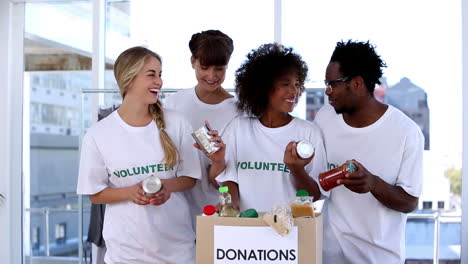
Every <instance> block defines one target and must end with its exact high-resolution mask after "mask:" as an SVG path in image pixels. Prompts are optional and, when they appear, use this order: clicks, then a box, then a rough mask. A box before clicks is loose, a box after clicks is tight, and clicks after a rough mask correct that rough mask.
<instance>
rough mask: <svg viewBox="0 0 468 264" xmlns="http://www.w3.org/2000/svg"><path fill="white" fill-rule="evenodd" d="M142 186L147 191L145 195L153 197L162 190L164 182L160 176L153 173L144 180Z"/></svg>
mask: <svg viewBox="0 0 468 264" xmlns="http://www.w3.org/2000/svg"><path fill="white" fill-rule="evenodd" d="M142 188H143V191H145V193H146V194H145V196H146V197H147V198H150V199H151V198H153V196H154V195H155V194H156V193H157V192H159V190H161V188H162V182H161V180H160V179H159V178H158V177H156V176H154V175H151V176H149V177H148V178H146V179H145V180H144V181H143V184H142Z"/></svg>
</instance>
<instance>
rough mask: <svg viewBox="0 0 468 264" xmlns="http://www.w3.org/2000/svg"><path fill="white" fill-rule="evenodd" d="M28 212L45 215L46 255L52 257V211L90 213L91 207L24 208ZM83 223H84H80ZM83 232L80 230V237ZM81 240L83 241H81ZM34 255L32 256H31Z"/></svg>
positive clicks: (80, 248) (80, 247) (81, 247)
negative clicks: (50, 232)
mask: <svg viewBox="0 0 468 264" xmlns="http://www.w3.org/2000/svg"><path fill="white" fill-rule="evenodd" d="M24 210H25V211H26V212H30V213H35V214H42V215H43V217H44V226H45V227H44V233H45V236H44V255H45V257H50V235H49V231H50V218H49V216H50V214H51V213H64V212H65V213H77V214H80V213H83V212H85V213H90V211H91V210H90V209H83V210H80V209H79V208H76V209H71V208H49V207H43V208H25V209H24ZM80 224H82V223H80ZM82 233H83V232H78V238H79V237H80V235H81V237H82V236H83V234H82ZM82 240H83V239H78V242H79V243H78V244H79V245H80V246H79V248H78V250H79V251H81V250H83V246H82ZM80 241H81V243H80ZM31 257H32V256H31Z"/></svg>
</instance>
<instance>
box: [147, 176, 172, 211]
mask: <svg viewBox="0 0 468 264" xmlns="http://www.w3.org/2000/svg"><path fill="white" fill-rule="evenodd" d="M161 181H162V182H163V184H162V187H161V190H159V191H158V192H157V193H156V194H155V195H154V196H153V198H151V200H149V204H151V205H156V206H158V205H162V204H164V203H165V202H167V200H169V198H171V191H170V190H169V189H168V188H167V185H165V184H164V179H162V180H161Z"/></svg>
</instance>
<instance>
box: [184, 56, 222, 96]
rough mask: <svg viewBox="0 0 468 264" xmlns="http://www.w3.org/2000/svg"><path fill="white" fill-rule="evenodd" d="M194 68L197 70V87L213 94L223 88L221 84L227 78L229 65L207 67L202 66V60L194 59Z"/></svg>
mask: <svg viewBox="0 0 468 264" xmlns="http://www.w3.org/2000/svg"><path fill="white" fill-rule="evenodd" d="M192 68H193V69H194V70H195V76H196V78H197V81H198V84H197V87H198V88H199V89H202V90H203V91H206V92H213V91H216V90H217V89H219V88H221V84H222V83H223V82H224V79H225V78H226V69H227V65H210V66H205V65H201V64H200V60H198V59H195V58H194V57H192Z"/></svg>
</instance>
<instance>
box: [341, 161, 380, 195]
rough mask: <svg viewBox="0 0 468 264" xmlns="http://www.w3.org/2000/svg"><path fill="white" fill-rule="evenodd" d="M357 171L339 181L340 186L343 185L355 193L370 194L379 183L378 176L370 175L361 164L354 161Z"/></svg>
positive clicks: (347, 174)
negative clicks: (377, 182)
mask: <svg viewBox="0 0 468 264" xmlns="http://www.w3.org/2000/svg"><path fill="white" fill-rule="evenodd" d="M352 162H353V163H354V165H356V168H357V171H355V172H352V173H346V174H345V178H343V179H339V180H338V184H343V185H344V186H346V188H348V189H349V190H351V191H353V192H355V193H368V192H370V191H372V189H373V188H374V186H375V183H376V181H377V176H375V175H373V174H372V173H370V172H369V171H368V170H367V169H366V168H365V167H364V166H363V165H362V164H361V163H359V162H357V161H356V160H354V159H353V160H352Z"/></svg>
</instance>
